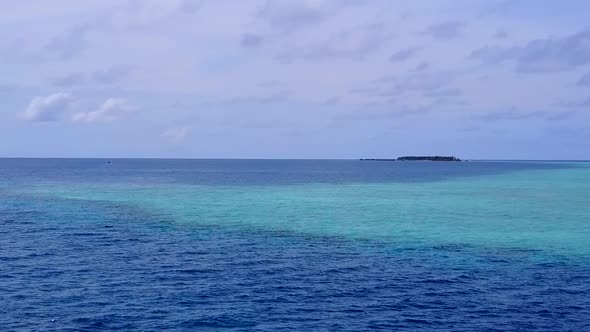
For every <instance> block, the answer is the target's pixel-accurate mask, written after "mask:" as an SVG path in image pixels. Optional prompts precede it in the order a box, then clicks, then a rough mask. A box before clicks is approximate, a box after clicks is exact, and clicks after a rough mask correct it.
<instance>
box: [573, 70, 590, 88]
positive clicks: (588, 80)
mask: <svg viewBox="0 0 590 332" xmlns="http://www.w3.org/2000/svg"><path fill="white" fill-rule="evenodd" d="M576 85H577V86H590V72H588V73H586V74H585V75H584V76H582V77H581V78H580V80H579V81H578V82H577V83H576Z"/></svg>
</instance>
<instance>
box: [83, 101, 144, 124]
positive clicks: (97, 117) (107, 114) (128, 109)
mask: <svg viewBox="0 0 590 332" xmlns="http://www.w3.org/2000/svg"><path fill="white" fill-rule="evenodd" d="M136 110H137V107H135V106H134V105H132V104H130V103H129V102H128V101H127V100H126V99H123V98H109V99H107V100H106V101H105V102H104V103H103V104H102V106H101V107H100V108H99V109H98V110H96V111H91V112H80V113H76V114H74V116H73V117H72V122H78V123H97V122H111V121H114V120H117V119H119V118H120V117H122V116H125V115H127V114H129V113H132V112H135V111H136Z"/></svg>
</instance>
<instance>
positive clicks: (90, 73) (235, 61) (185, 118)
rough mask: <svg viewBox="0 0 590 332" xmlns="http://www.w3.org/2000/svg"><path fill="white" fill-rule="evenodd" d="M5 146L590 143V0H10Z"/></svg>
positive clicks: (1, 69)
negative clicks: (589, 16)
mask: <svg viewBox="0 0 590 332" xmlns="http://www.w3.org/2000/svg"><path fill="white" fill-rule="evenodd" d="M0 8H2V10H1V11H0V101H1V103H0V156H2V157H113V158H115V157H134V158H141V157H155V158H320V159H322V158H389V157H396V156H400V155H455V156H458V157H460V158H469V159H590V143H589V142H590V21H589V20H588V13H590V2H589V1H585V0H568V1H563V0H561V1H549V0H508V1H506V0H414V1H406V0H404V1H398V0H268V1H267V0H167V1H161V0H86V1H77V0H52V1H42V0H19V1H12V0H0Z"/></svg>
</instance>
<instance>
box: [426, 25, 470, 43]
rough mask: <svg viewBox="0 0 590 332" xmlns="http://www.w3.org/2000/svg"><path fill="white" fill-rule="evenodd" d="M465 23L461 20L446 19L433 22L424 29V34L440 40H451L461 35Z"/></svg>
mask: <svg viewBox="0 0 590 332" xmlns="http://www.w3.org/2000/svg"><path fill="white" fill-rule="evenodd" d="M464 27H465V23H463V22H460V21H446V22H441V23H437V24H433V25H431V26H429V27H428V28H426V30H424V32H423V33H424V34H426V35H429V36H431V37H432V38H434V39H439V40H451V39H455V38H457V37H459V35H460V34H461V32H462V30H463V28H464Z"/></svg>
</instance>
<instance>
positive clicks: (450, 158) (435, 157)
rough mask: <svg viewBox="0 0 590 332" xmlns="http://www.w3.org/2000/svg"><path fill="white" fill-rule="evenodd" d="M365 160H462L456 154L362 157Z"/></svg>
mask: <svg viewBox="0 0 590 332" xmlns="http://www.w3.org/2000/svg"><path fill="white" fill-rule="evenodd" d="M361 160H365V161H461V159H459V158H457V157H454V156H403V157H398V158H396V159H379V158H377V159H361Z"/></svg>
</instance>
